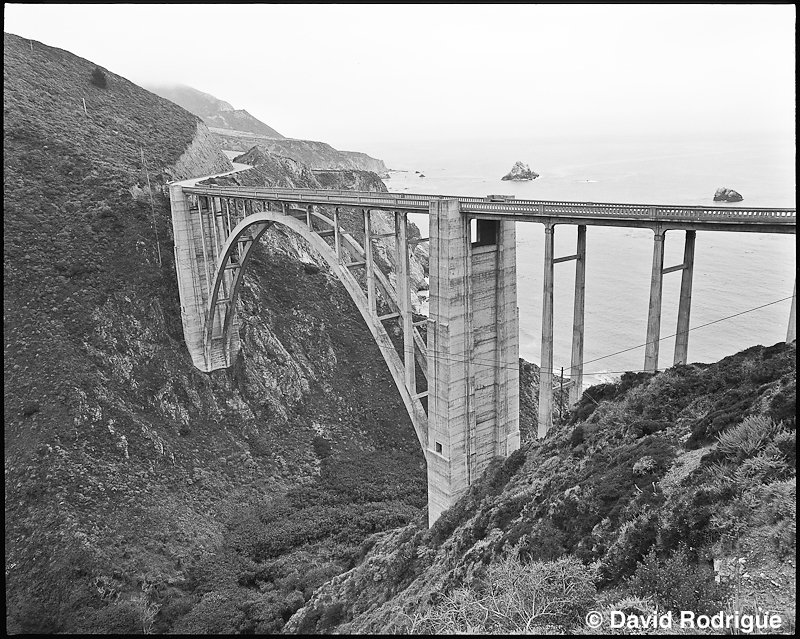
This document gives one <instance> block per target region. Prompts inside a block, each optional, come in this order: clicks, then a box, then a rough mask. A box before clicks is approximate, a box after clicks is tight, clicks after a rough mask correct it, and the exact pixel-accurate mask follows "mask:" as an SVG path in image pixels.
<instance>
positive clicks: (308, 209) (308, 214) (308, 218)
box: [306, 204, 314, 231]
mask: <svg viewBox="0 0 800 639" xmlns="http://www.w3.org/2000/svg"><path fill="white" fill-rule="evenodd" d="M312 206H313V205H311V204H309V205H308V206H307V207H306V226H308V228H310V229H311V230H312V231H313V230H314V223H313V221H312V220H311V207H312Z"/></svg>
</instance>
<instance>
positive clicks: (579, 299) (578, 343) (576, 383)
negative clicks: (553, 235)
mask: <svg viewBox="0 0 800 639" xmlns="http://www.w3.org/2000/svg"><path fill="white" fill-rule="evenodd" d="M585 304H586V225H584V224H579V225H578V241H577V246H576V259H575V300H574V303H573V311H572V359H571V365H570V373H569V380H570V387H569V402H570V404H577V403H578V401H579V400H580V398H581V395H582V393H583V332H584V306H585Z"/></svg>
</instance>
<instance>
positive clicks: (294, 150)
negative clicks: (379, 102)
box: [211, 127, 388, 176]
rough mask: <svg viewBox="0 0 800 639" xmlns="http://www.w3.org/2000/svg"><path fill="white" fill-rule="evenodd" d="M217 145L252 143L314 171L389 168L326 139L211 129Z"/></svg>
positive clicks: (246, 146)
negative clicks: (269, 135)
mask: <svg viewBox="0 0 800 639" xmlns="http://www.w3.org/2000/svg"><path fill="white" fill-rule="evenodd" d="M211 132H212V133H214V134H215V135H216V136H217V138H218V140H219V144H220V146H221V147H222V148H223V149H226V150H229V151H247V150H248V149H250V148H252V147H253V146H256V145H257V146H261V147H264V148H265V149H266V150H268V151H269V152H270V153H274V154H276V155H282V156H284V157H289V158H293V159H295V160H297V161H299V162H302V163H303V164H306V165H307V166H309V167H310V168H312V169H314V170H331V169H332V170H340V169H352V170H356V171H372V172H374V173H377V174H378V175H379V176H384V175H387V172H388V169H387V168H386V165H385V164H384V163H383V161H382V160H376V159H375V158H372V157H370V156H369V155H367V154H366V153H358V152H355V151H339V150H338V149H334V148H333V147H332V146H331V145H330V144H327V143H325V142H316V141H314V140H295V139H292V138H283V139H273V138H269V137H265V136H259V135H254V134H252V133H247V132H244V131H228V130H225V129H217V128H213V127H212V128H211Z"/></svg>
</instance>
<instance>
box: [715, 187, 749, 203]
mask: <svg viewBox="0 0 800 639" xmlns="http://www.w3.org/2000/svg"><path fill="white" fill-rule="evenodd" d="M743 199H744V198H743V197H742V196H741V194H740V193H737V192H736V191H734V190H733V189H728V188H725V187H724V186H721V187H719V188H718V189H717V190H716V192H715V193H714V201H715V202H741V201H742V200H743Z"/></svg>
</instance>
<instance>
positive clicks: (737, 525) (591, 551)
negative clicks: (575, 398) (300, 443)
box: [286, 343, 797, 633]
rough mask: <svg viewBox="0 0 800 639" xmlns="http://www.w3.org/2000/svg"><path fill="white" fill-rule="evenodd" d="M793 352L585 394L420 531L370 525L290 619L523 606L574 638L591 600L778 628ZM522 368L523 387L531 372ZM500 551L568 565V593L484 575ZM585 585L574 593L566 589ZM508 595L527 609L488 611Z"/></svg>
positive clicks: (789, 583) (424, 628) (423, 617)
mask: <svg viewBox="0 0 800 639" xmlns="http://www.w3.org/2000/svg"><path fill="white" fill-rule="evenodd" d="M795 357H796V347H795V345H794V344H792V345H786V344H782V343H780V344H776V345H775V346H772V347H769V348H764V347H762V346H756V347H752V348H750V349H748V350H747V351H744V352H742V353H739V354H737V355H734V356H731V357H728V358H725V359H723V360H722V361H720V362H718V363H716V364H712V365H698V364H696V365H691V366H678V367H675V368H672V369H669V370H667V371H664V372H662V373H659V374H658V375H655V376H652V375H647V374H642V373H639V374H631V373H629V374H626V375H625V376H624V377H623V378H622V380H621V381H620V382H617V383H615V384H603V385H599V386H595V387H592V388H590V389H588V390H587V391H586V393H585V394H584V396H583V399H582V400H581V401H580V403H579V404H578V405H577V406H576V407H575V409H574V410H573V412H572V413H571V415H570V418H569V420H568V422H567V423H566V424H564V425H562V426H560V427H556V428H555V429H554V431H553V432H551V433H550V434H549V435H548V437H547V438H546V439H544V440H531V439H529V438H528V441H527V443H526V444H525V445H523V447H522V449H521V450H520V451H518V452H516V453H514V454H513V455H512V456H511V457H509V458H508V459H507V460H505V461H498V462H496V463H495V464H494V465H493V466H491V467H490V468H488V469H487V471H486V473H485V474H484V476H483V477H482V478H481V480H480V481H479V482H477V483H476V484H474V485H473V486H471V487H470V489H469V490H468V491H467V494H466V495H465V496H464V497H463V498H462V499H461V500H459V502H458V503H456V504H455V505H454V506H453V507H452V508H451V509H450V510H448V511H447V512H445V513H444V514H443V515H442V517H441V518H440V519H439V521H437V522H436V524H435V525H434V526H433V527H432V528H431V529H430V530H426V528H425V522H424V521H415V522H414V523H413V524H410V525H408V526H406V527H404V528H401V529H398V530H394V531H390V532H387V533H383V534H380V535H376V536H374V537H372V538H371V539H370V540H369V545H368V550H367V551H366V552H365V556H364V557H363V559H362V560H361V561H360V562H359V563H358V565H356V566H355V567H354V568H353V569H352V570H350V571H349V572H347V573H344V574H341V575H338V576H336V577H335V578H333V579H331V580H330V581H329V582H328V583H326V584H325V585H324V586H323V587H321V588H319V589H318V590H317V591H316V592H315V593H314V596H313V597H312V598H311V600H310V601H309V602H307V603H306V604H305V605H304V606H303V608H301V609H300V610H299V611H298V612H297V613H296V614H295V615H294V616H293V617H292V618H291V619H290V621H289V623H288V624H287V626H286V631H288V632H300V633H308V632H315V631H324V632H332V631H335V632H343V633H365V632H373V633H375V632H384V633H386V632H400V633H402V632H408V631H409V630H412V629H414V630H415V631H417V632H469V631H471V632H480V631H491V632H499V631H505V632H510V633H516V632H523V631H525V630H526V623H525V620H526V619H527V618H530V619H531V623H532V624H533V625H527V631H528V632H531V631H541V632H544V631H545V630H547V629H549V630H548V632H549V633H552V632H553V631H555V632H558V633H564V632H567V633H575V632H586V626H585V622H584V619H585V614H586V613H587V612H588V611H589V610H597V611H601V612H602V613H603V615H604V620H605V624H606V625H605V626H604V628H605V629H608V628H609V626H608V623H609V611H610V610H633V611H635V612H636V613H637V614H643V615H647V614H652V613H653V612H654V610H655V607H656V606H658V610H659V614H663V613H664V611H668V610H681V609H683V610H693V611H697V612H698V613H703V614H705V613H708V614H714V613H716V612H718V611H719V610H733V609H734V608H733V606H736V609H737V610H739V611H747V612H748V613H749V614H752V613H754V612H755V611H756V610H769V611H771V612H776V613H778V614H780V615H781V616H782V618H783V620H784V626H782V628H783V629H784V630H790V629H791V628H792V627H793V625H794V605H795V597H796V594H795V569H794V566H795V565H796V515H795V513H796V506H795V503H796V501H795V500H796V472H797V471H796V452H795V444H796V434H795V433H796V431H795V427H796V414H795V411H796V360H795ZM521 373H523V375H522V377H521V384H520V387H521V389H523V388H525V387H527V385H528V383H527V381H525V375H526V374H527V375H528V377H529V378H530V373H535V371H526V370H525V367H524V366H523V368H522V369H521ZM522 399H523V401H522V404H523V406H525V405H526V404H528V403H529V402H528V401H527V398H526V397H523V398H522ZM529 408H532V406H530V407H529ZM529 421H530V420H529V419H526V418H525V417H524V416H523V419H522V420H521V424H523V425H524V424H526V422H529ZM534 432H535V428H534ZM524 439H526V438H524ZM509 555H511V556H512V563H513V562H515V561H519V562H521V563H522V566H521V568H520V570H521V571H522V574H526V573H530V574H533V573H537V574H545V573H546V572H547V571H548V570H551V571H555V572H557V574H559V575H560V577H559V579H561V580H567V579H568V578H567V577H566V575H567V574H569V573H568V571H572V573H571V574H572V577H570V579H573V581H572V582H571V583H572V584H573V585H572V586H570V589H571V590H568V591H567V592H566V599H565V598H564V597H561V598H560V599H559V598H558V595H559V593H563V591H561V590H559V588H560V587H561V586H562V585H564V584H566V585H569V584H568V583H567V582H566V581H558V580H554V581H552V582H551V583H549V584H548V583H546V582H541V583H540V584H539V585H538V586H537V588H536V589H535V590H533V591H532V592H523V591H522V590H521V588H522V585H521V583H517V585H516V586H514V587H512V588H510V589H508V590H506V591H503V590H502V587H501V586H499V585H498V582H491V581H487V571H488V570H493V569H494V570H496V569H497V568H496V567H497V566H498V565H499V563H500V559H501V558H502V557H504V556H506V557H507V556H509ZM515 558H518V559H515ZM740 560H741V561H740ZM532 561H536V562H541V563H539V564H537V565H536V566H532V565H528V562H532ZM637 562H641V563H643V564H646V565H644V566H642V565H638V564H637ZM737 565H738V566H739V569H737V568H736V566H737ZM493 574H495V575H496V574H497V573H493ZM716 577H718V578H719V579H718V580H717V579H716ZM579 583H580V584H584V585H586V586H587V587H588V590H586V593H585V594H586V596H585V597H579V596H578V594H577V591H576V590H574V589H572V588H573V586H575V585H577V584H579ZM566 585H564V587H566ZM589 586H590V587H589ZM595 587H596V588H598V589H599V593H594V588H595ZM498 588H499V589H500V590H498ZM515 588H519V589H518V590H515ZM490 590H491V591H492V592H494V594H495V597H496V598H495V599H493V600H490V599H489V598H488V596H487V594H486V593H488V592H489V591H490ZM737 590H738V595H737V594H736V591H737ZM533 595H535V597H534V596H533ZM514 596H516V597H520V596H524V601H526V602H527V603H528V604H529V607H528V608H527V610H528V613H526V614H528V617H524V616H523V615H522V614H521V613H519V609H516V610H517V612H516V613H515V615H514V616H508V617H507V618H502V617H501V615H497V614H494V615H493V614H492V612H494V610H495V609H494V608H493V606H496V605H497V602H498V601H503V600H513V597H514ZM504 598H505V599H504ZM534 598H535V599H536V600H537V601H538V604H539V606H540V607H541V606H544V602H546V601H548V600H550V601H553V602H554V603H552V604H550V605H551V608H550V612H542V609H541V608H539V613H540V614H539V616H538V618H537V617H536V615H535V614H534V607H531V606H533V603H534V601H533V600H534ZM469 601H473V602H475V601H480V602H481V605H482V606H484V608H481V607H480V606H478V605H477V603H473V604H471V605H470V604H468V603H464V602H469ZM559 601H560V603H559ZM571 606H572V607H571ZM759 606H760V607H761V608H759ZM484 610H485V611H486V614H485V615H484V614H478V612H482V611H484ZM333 611H335V613H336V614H335V615H334V614H332V613H333ZM560 613H563V615H562V616H561V617H559V614H560ZM520 620H521V621H520ZM470 625H471V629H470ZM599 632H602V630H601V631H599ZM668 632H669V631H668Z"/></svg>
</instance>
